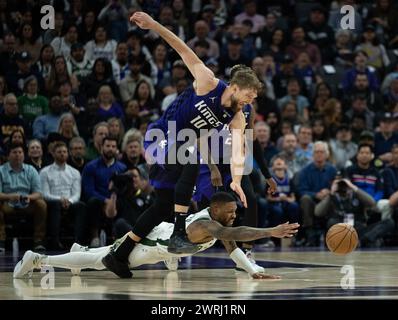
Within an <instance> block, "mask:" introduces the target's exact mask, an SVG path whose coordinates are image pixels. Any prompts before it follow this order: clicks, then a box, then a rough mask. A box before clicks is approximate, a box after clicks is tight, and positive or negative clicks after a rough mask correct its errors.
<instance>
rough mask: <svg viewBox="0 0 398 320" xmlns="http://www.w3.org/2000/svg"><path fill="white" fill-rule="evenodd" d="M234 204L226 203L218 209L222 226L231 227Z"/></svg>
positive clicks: (234, 214) (233, 217)
mask: <svg viewBox="0 0 398 320" xmlns="http://www.w3.org/2000/svg"><path fill="white" fill-rule="evenodd" d="M236 208H237V207H236V203H235V202H227V203H225V204H223V205H222V206H221V207H220V215H219V216H220V220H219V222H220V223H221V224H222V225H223V226H227V227H231V226H232V225H233V223H234V221H235V218H236V213H235V211H236Z"/></svg>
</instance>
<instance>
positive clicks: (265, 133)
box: [254, 121, 278, 164]
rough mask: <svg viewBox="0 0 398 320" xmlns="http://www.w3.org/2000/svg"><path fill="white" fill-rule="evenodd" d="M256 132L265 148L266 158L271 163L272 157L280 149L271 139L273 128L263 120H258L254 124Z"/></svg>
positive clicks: (262, 146)
mask: <svg viewBox="0 0 398 320" xmlns="http://www.w3.org/2000/svg"><path fill="white" fill-rule="evenodd" d="M254 134H255V136H256V138H257V141H258V142H259V143H260V146H261V148H262V150H263V155H264V159H265V160H266V162H267V163H268V164H270V163H271V159H272V157H273V156H275V155H276V154H277V153H278V150H277V149H276V148H275V146H274V144H273V143H272V142H271V141H270V137H271V128H270V127H269V125H267V124H266V123H265V122H263V121H259V122H256V124H255V125H254Z"/></svg>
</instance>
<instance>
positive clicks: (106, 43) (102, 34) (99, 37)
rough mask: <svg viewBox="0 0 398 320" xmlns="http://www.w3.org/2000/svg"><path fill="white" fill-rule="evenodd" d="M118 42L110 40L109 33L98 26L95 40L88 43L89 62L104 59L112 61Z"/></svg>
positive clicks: (86, 46) (86, 47)
mask: <svg viewBox="0 0 398 320" xmlns="http://www.w3.org/2000/svg"><path fill="white" fill-rule="evenodd" d="M116 46H117V42H116V41H115V40H113V39H108V36H107V32H106V29H105V27H104V26H102V25H98V26H97V27H96V28H95V36H94V40H90V41H88V42H87V43H86V45H85V49H86V55H87V59H89V60H97V59H98V58H103V59H106V60H108V61H112V60H113V59H114V58H115V50H116Z"/></svg>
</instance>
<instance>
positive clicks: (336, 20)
mask: <svg viewBox="0 0 398 320" xmlns="http://www.w3.org/2000/svg"><path fill="white" fill-rule="evenodd" d="M355 2H356V1H355V0H339V1H338V5H337V6H336V8H335V9H334V10H332V11H331V12H330V14H329V22H328V23H329V26H331V27H332V28H333V30H334V31H335V32H337V31H338V30H340V29H343V24H342V23H341V20H342V19H343V17H344V16H345V11H341V8H342V7H343V6H345V5H349V6H354V8H356V6H355ZM354 17H355V19H353V21H354V29H352V32H353V33H354V34H355V35H356V36H359V35H360V34H361V33H362V16H361V15H360V14H359V12H358V10H354Z"/></svg>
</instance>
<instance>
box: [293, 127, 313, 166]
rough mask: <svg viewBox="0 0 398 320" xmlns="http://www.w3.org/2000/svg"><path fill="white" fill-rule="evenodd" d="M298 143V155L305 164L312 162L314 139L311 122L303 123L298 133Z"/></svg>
mask: <svg viewBox="0 0 398 320" xmlns="http://www.w3.org/2000/svg"><path fill="white" fill-rule="evenodd" d="M297 138H298V139H297V140H298V145H297V148H296V157H297V159H299V160H300V161H302V163H305V165H307V164H309V163H310V162H312V160H313V159H312V155H313V147H314V145H313V143H312V141H313V139H312V127H311V126H310V125H309V124H303V125H301V126H300V128H299V130H298V135H297Z"/></svg>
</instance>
